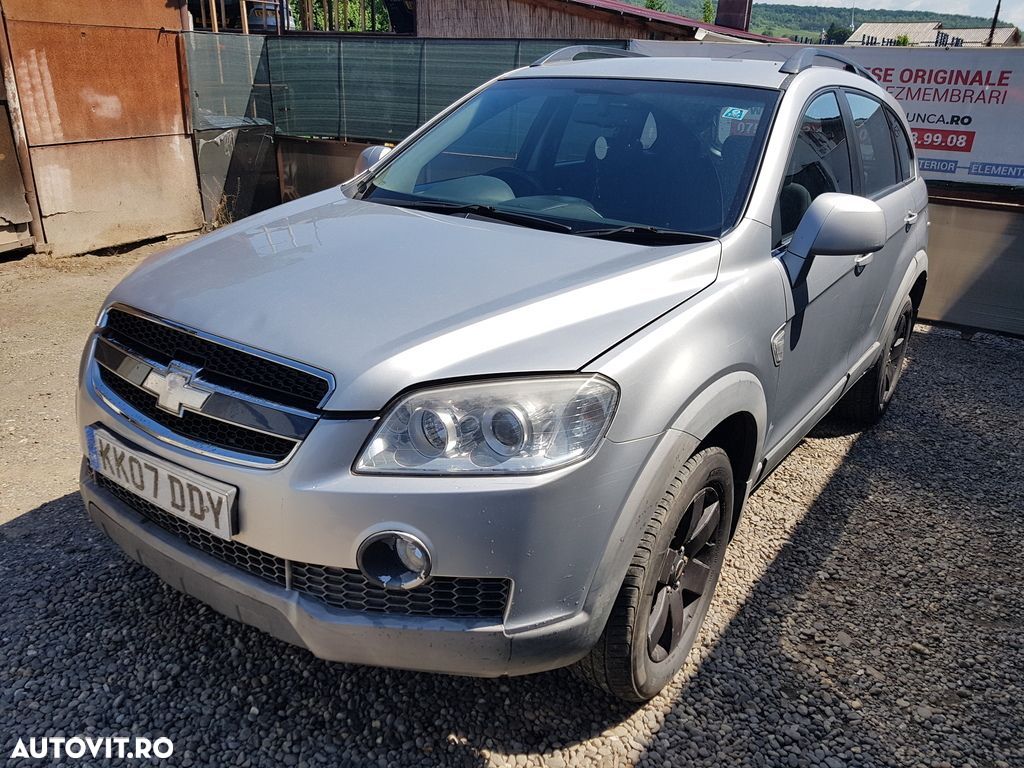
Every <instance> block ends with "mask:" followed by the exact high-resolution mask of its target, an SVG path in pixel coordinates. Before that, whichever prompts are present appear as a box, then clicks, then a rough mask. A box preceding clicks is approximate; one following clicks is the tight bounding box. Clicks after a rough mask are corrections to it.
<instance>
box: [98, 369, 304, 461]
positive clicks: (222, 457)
mask: <svg viewBox="0 0 1024 768" xmlns="http://www.w3.org/2000/svg"><path fill="white" fill-rule="evenodd" d="M89 387H90V389H91V390H92V391H93V392H94V393H95V394H96V396H97V397H99V398H100V400H101V401H102V402H103V404H104V405H106V406H107V408H109V409H110V410H111V411H112V412H114V413H115V414H117V415H118V416H120V417H121V418H122V419H124V420H125V421H127V422H128V423H129V424H131V425H132V426H133V427H135V428H136V429H139V430H140V431H142V432H144V433H146V434H147V435H149V436H150V437H152V438H154V439H155V440H159V441H160V442H161V443H165V444H166V445H170V446H173V447H175V448H180V449H182V450H185V451H188V452H189V453H195V454H198V455H200V456H205V457H207V458H211V459H217V460H218V461H223V462H227V463H228V464H239V465H242V466H246V467H257V468H260V469H276V468H277V467H283V466H284V465H285V464H287V463H288V462H289V461H291V458H292V456H294V455H295V451H297V450H298V448H299V446H300V445H301V443H300V442H296V443H295V447H294V448H293V449H292V451H291V453H289V454H288V455H287V456H285V457H284V458H283V459H280V460H274V459H268V458H265V457H261V456H257V455H254V454H250V453H239V452H237V451H232V450H229V449H226V448H221V447H219V446H216V445H208V444H203V443H199V442H196V441H193V440H189V439H188V438H184V437H182V436H180V435H178V434H177V433H176V432H172V431H171V430H169V429H167V428H166V427H165V426H163V425H162V424H160V423H159V422H156V421H154V420H153V419H150V418H149V417H148V416H146V415H145V414H142V413H140V412H139V411H138V410H136V409H135V408H133V407H132V406H131V405H130V404H129V403H126V402H125V401H124V400H123V399H122V398H121V397H120V396H119V395H118V394H117V393H116V392H114V391H113V390H112V389H110V387H108V386H107V385H106V383H105V382H104V381H103V379H101V378H100V374H99V365H98V364H97V363H96V362H95V361H93V362H92V363H91V364H90V372H89Z"/></svg>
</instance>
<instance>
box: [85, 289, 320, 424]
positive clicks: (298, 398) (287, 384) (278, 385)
mask: <svg viewBox="0 0 1024 768" xmlns="http://www.w3.org/2000/svg"><path fill="white" fill-rule="evenodd" d="M103 335H104V336H105V337H106V338H108V339H110V340H111V341H115V342H117V343H118V344H120V345H121V346H123V347H125V348H126V349H128V350H131V351H134V352H137V353H140V354H142V355H144V356H146V357H148V358H150V359H151V360H155V361H157V362H159V363H161V364H162V365H167V364H168V363H170V362H171V360H177V361H179V362H182V363H188V364H190V365H194V366H196V367H197V368H202V369H203V378H204V379H206V380H207V381H210V382H211V383H214V384H220V385H222V386H225V387H229V388H231V389H234V390H237V391H238V392H242V393H243V394H247V395H252V396H254V397H259V398H262V399H264V400H269V401H270V402H272V403H279V404H281V405H289V406H293V407H296V408H303V409H305V410H310V411H312V410H316V409H317V408H319V406H320V403H321V402H322V401H323V399H324V398H325V397H326V396H327V393H328V392H329V391H330V382H329V381H328V380H327V379H326V378H324V377H321V376H317V375H316V374H313V373H310V372H307V371H303V370H299V369H298V368H293V367H291V366H288V365H285V364H283V363H279V362H276V361H274V360H268V359H267V358H265V357H260V356H259V355H254V354H250V353H248V352H245V351H243V350H240V349H235V348H234V347H229V346H226V345H224V344H218V343H217V342H215V341H211V340H209V339H206V338H203V337H202V336H196V335H194V334H191V333H187V332H186V331H183V330H179V329H177V328H172V327H171V326H168V325H164V324H163V323H158V322H156V321H153V320H149V319H147V318H145V317H141V316H139V315H136V314H133V313H131V312H125V311H123V310H120V309H117V308H113V309H111V310H110V311H108V312H107V322H106V326H105V328H104V330H103Z"/></svg>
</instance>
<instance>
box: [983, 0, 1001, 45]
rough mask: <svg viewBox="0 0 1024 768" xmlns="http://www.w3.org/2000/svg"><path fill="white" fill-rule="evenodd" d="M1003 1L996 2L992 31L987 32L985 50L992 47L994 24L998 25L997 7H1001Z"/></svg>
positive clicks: (994, 33)
mask: <svg viewBox="0 0 1024 768" xmlns="http://www.w3.org/2000/svg"><path fill="white" fill-rule="evenodd" d="M1002 2H1003V0H996V13H995V16H993V17H992V29H990V30H989V31H988V40H987V41H986V42H985V47H986V48H991V47H992V38H994V37H995V36H996V24H998V23H999V6H1000V5H1002Z"/></svg>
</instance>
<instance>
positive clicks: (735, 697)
mask: <svg viewBox="0 0 1024 768" xmlns="http://www.w3.org/2000/svg"><path fill="white" fill-rule="evenodd" d="M127 263H130V259H129V260H128V261H126V262H125V264H127ZM4 266H9V265H4ZM46 268H47V267H44V266H37V267H26V269H46ZM121 272H123V269H122V266H119V265H115V266H112V267H110V268H109V269H107V268H101V269H99V273H98V274H99V277H100V278H101V280H100V282H103V281H104V280H105V281H106V284H109V282H110V281H112V280H114V279H116V277H117V276H118V275H119V274H120V273H121ZM4 277H5V273H4V272H3V271H2V270H0V295H3V301H4V302H7V301H8V297H9V296H10V295H11V292H10V291H8V293H7V294H3V293H2V291H3V287H4V283H3V282H2V280H3V279H4ZM7 277H9V275H7ZM20 279H21V278H18V280H20ZM47 279H49V278H47ZM53 282H54V284H57V283H59V282H60V281H57V280H54V281H53ZM44 284H45V280H44ZM25 285H29V287H31V285H35V284H34V283H31V281H29V282H28V283H25ZM90 286H91V283H90ZM39 288H40V286H38V285H37V286H36V288H34V289H33V290H35V289H39ZM93 288H95V286H91V287H90V290H93ZM26 290H27V289H26ZM93 294H95V296H94V298H95V301H94V302H93V307H92V308H91V309H90V314H91V311H92V309H94V308H95V303H96V302H98V300H99V299H98V297H99V296H101V295H102V291H99V290H98V289H97V290H93ZM90 295H92V294H90ZM30 304H31V306H29V305H30ZM37 304H38V302H35V303H33V302H29V303H27V304H26V305H25V308H24V313H25V314H24V316H21V315H19V316H18V317H17V318H14V319H13V320H12V319H11V318H8V321H9V322H8V323H7V324H6V326H0V328H2V329H3V332H4V334H5V335H6V336H7V338H6V339H2V341H3V342H4V346H0V352H2V353H3V354H4V355H5V357H4V359H3V368H2V370H0V375H2V380H0V385H2V386H0V413H3V414H4V422H0V423H6V424H7V425H8V426H10V423H9V422H7V419H14V433H13V435H7V436H6V437H5V433H4V432H0V441H6V442H2V444H0V447H3V448H4V449H5V453H6V452H7V451H9V450H10V447H11V446H15V448H14V449H15V451H18V452H20V453H19V455H18V456H16V457H15V458H14V459H13V460H11V459H8V460H7V461H8V463H7V464H6V465H5V466H4V467H3V471H4V475H3V476H2V477H0V483H5V484H6V485H0V493H3V494H4V495H3V496H2V497H0V755H2V756H3V757H5V758H6V757H7V755H9V754H10V752H11V749H12V748H13V746H14V744H15V742H16V740H17V738H18V737H28V736H41V735H44V734H62V735H67V736H70V735H74V734H92V735H143V736H146V735H148V736H151V737H156V736H159V735H166V736H168V737H170V738H171V739H172V740H173V742H174V744H175V753H174V758H173V760H172V761H171V763H172V764H174V765H180V766H189V765H210V766H221V765H274V766H278V765H286V766H302V765H309V766H312V765H353V766H371V765H379V766H391V765H396V766H398V765H400V766H406V765H424V766H433V765H456V766H463V765H464V766H477V765H493V766H502V765H508V766H511V765H542V766H563V765H609V766H611V765H614V766H619V765H634V764H639V765H643V766H657V767H658V768H661V766H673V767H676V766H679V767H681V766H716V767H717V766H732V765H752V766H826V767H827V768H839V767H840V766H927V767H928V768H940V766H958V767H959V766H999V767H1000V768H1007V767H1008V766H1021V765H1024V737H1022V734H1024V595H1022V592H1021V589H1020V587H1019V574H1020V571H1021V568H1022V566H1024V557H1022V555H1021V542H1022V541H1024V516H1022V509H1024V470H1022V458H1024V457H1022V452H1024V425H1022V419H1021V414H1022V402H1024V342H1022V341H1017V340H1007V339H1001V338H997V337H992V336H987V335H978V336H975V337H974V338H973V339H972V340H970V341H966V340H962V339H961V338H960V337H959V334H956V333H954V332H951V331H943V330H935V329H927V328H922V327H919V328H918V329H917V331H918V332H917V333H916V334H915V336H914V338H913V342H912V346H911V360H910V365H909V369H908V371H907V373H906V375H905V378H904V380H903V383H902V384H901V391H900V393H899V394H898V395H897V400H896V402H895V403H894V405H893V408H892V410H891V412H890V414H889V415H888V416H887V418H886V420H885V421H884V423H883V424H882V425H881V426H879V427H877V428H876V429H874V430H872V431H870V432H866V433H863V434H858V433H854V434H850V433H847V432H845V431H844V430H843V429H842V428H841V427H840V425H836V424H831V423H828V422H826V423H825V424H824V425H823V426H821V427H819V428H818V430H816V432H815V433H814V435H812V436H811V437H810V438H809V439H808V440H806V441H805V442H804V443H803V444H802V445H801V446H800V447H799V448H798V449H797V450H796V451H795V452H794V453H793V455H792V456H791V457H790V458H789V459H787V461H786V462H785V463H784V464H783V466H782V467H781V468H780V469H779V470H778V471H777V472H776V473H775V474H774V475H773V476H772V477H771V478H770V479H769V481H768V482H767V483H766V484H765V485H764V486H763V487H762V488H761V489H760V491H758V493H757V494H756V495H755V496H754V497H753V499H752V500H751V502H750V505H749V507H748V511H747V514H746V516H745V518H744V520H743V523H742V525H741V527H740V529H739V532H738V535H737V538H736V540H735V542H734V543H733V546H732V548H731V549H730V554H729V557H728V560H727V563H726V568H725V571H724V574H723V581H722V583H721V586H720V588H719V593H718V596H717V597H716V602H715V605H714V607H713V609H712V613H711V615H710V617H709V621H708V625H707V626H706V628H705V631H704V636H703V639H702V641H701V644H700V647H699V650H698V651H695V653H694V654H693V657H692V658H691V660H690V662H689V663H688V665H687V666H686V668H685V669H684V671H683V672H682V673H681V674H680V675H679V677H678V678H677V679H676V681H675V682H674V683H673V684H672V685H671V686H670V688H669V689H667V690H666V691H665V692H664V694H663V695H661V696H659V697H658V698H657V699H655V700H654V701H652V702H650V703H649V704H647V705H645V706H643V707H640V708H636V707H628V706H624V705H622V704H619V703H616V702H613V701H610V700H608V699H606V698H604V697H602V696H601V695H599V694H597V693H596V692H594V691H593V690H591V689H589V688H587V687H586V686H584V685H582V684H580V683H577V682H576V681H575V680H574V679H573V678H572V676H571V675H569V674H568V673H566V672H564V671H559V672H553V673H548V674H544V675H537V676H534V677H531V678H518V679H512V680H496V681H485V680H471V679H461V678H448V677H442V676H431V675H423V674H414V673H406V672H394V671H387V670H377V669H369V668H360V667H351V666H345V665H338V664H328V663H325V662H322V661H319V660H317V659H315V658H313V657H312V656H311V655H310V654H308V653H307V652H305V651H302V650H298V649H294V648H291V647H289V646H287V645H284V644H282V643H280V642H278V641H276V640H273V639H271V638H269V637H267V636H265V635H263V634H261V633H260V632H258V631H256V630H254V629H250V628H248V627H244V626H241V625H238V624H236V623H234V622H231V621H229V620H227V619H224V618H221V617H220V616H218V615H216V614H215V613H213V612H211V611H209V610H207V609H206V608H204V607H203V606H202V605H201V604H199V603H198V602H196V601H195V600H193V599H191V598H187V597H184V596H181V595H179V594H178V593H176V592H174V591H173V590H171V589H170V588H168V587H166V586H164V585H163V584H162V583H161V582H159V581H158V580H157V579H156V578H155V577H154V576H152V575H150V573H149V572H148V571H146V570H145V569H143V568H141V567H139V566H136V565H134V564H132V563H130V562H129V561H127V560H126V559H125V558H124V557H123V556H122V555H120V553H119V552H118V551H117V550H116V549H115V548H114V547H113V546H112V545H111V544H109V543H108V542H107V541H106V540H105V539H104V538H103V537H102V536H101V535H100V534H98V533H97V532H96V531H95V530H94V529H93V528H92V526H91V525H90V524H89V523H88V522H87V520H86V518H85V513H84V511H83V509H82V505H81V504H80V502H79V500H78V498H77V497H76V495H75V494H74V492H73V488H74V474H73V473H74V467H73V466H72V465H73V464H74V461H75V456H76V454H77V445H75V444H74V443H73V442H71V444H70V447H67V450H66V453H67V456H65V455H64V454H61V455H60V456H58V457H57V458H56V459H51V460H50V461H49V463H46V462H43V464H42V469H39V468H37V467H36V463H34V460H33V457H42V456H43V455H44V454H46V453H47V446H48V445H51V444H52V445H57V444H63V443H67V442H68V440H69V439H72V436H73V416H71V415H70V414H69V413H65V412H63V410H62V412H61V413H60V414H54V412H53V409H52V408H43V407H40V408H38V409H36V408H35V407H34V406H33V407H24V406H23V405H22V404H21V403H20V402H16V401H15V399H14V398H13V397H12V394H11V389H12V388H14V387H13V384H15V383H16V380H18V381H20V380H22V379H26V380H28V381H33V380H34V379H33V377H36V378H40V379H41V378H43V375H42V373H40V372H39V371H37V370H35V367H37V366H43V367H44V368H47V367H48V368H47V369H48V370H59V371H60V372H61V373H60V376H61V378H60V379H59V380H58V384H59V387H60V391H59V392H56V391H55V392H54V393H53V394H52V397H53V398H56V399H57V400H58V402H59V403H61V404H62V405H61V408H62V409H64V408H65V407H66V403H67V402H69V397H68V395H67V393H66V392H65V391H64V390H65V389H66V388H67V387H69V386H70V381H68V380H67V376H69V375H73V371H74V367H75V360H74V359H73V358H72V359H64V357H66V355H65V354H63V353H62V352H61V350H64V348H65V347H67V348H68V349H69V350H70V349H71V348H74V350H75V352H74V355H77V348H78V345H79V344H80V339H81V333H82V332H84V331H83V330H82V328H81V327H79V326H82V325H83V323H84V327H85V328H87V327H88V323H89V322H91V319H92V318H91V316H89V315H87V314H84V313H83V312H81V311H78V310H75V311H71V310H68V311H67V312H65V311H63V310H61V311H59V312H57V317H58V319H62V318H64V317H65V315H67V318H68V322H67V324H66V327H63V328H55V329H52V331H48V333H50V332H52V333H54V334H56V336H55V337H54V338H53V339H51V340H50V342H44V343H41V345H37V346H39V349H40V350H42V351H40V352H39V353H38V355H37V357H38V360H37V361H36V362H35V363H33V365H32V366H30V370H28V371H21V370H19V371H17V372H15V371H13V370H12V369H11V368H10V367H9V361H10V360H11V359H12V358H11V356H10V354H9V353H10V351H11V350H12V349H13V348H14V347H16V346H19V345H21V346H25V345H28V346H29V347H32V343H30V339H31V338H33V336H34V333H35V332H34V331H32V330H31V327H32V326H33V325H34V323H33V316H32V313H33V312H34V313H36V315H39V316H41V313H42V311H43V310H44V309H46V305H45V304H38V306H37ZM50 322H51V323H52V319H51V320H50ZM61 334H63V335H64V336H68V335H70V336H72V337H74V338H73V342H66V341H65V340H64V338H63V336H61ZM51 342H52V343H51ZM51 347H52V348H53V349H51ZM19 348H20V346H19ZM68 354H70V353H68ZM58 358H59V359H58ZM69 371H70V372H71V373H68V372H69ZM9 385H10V386H9ZM33 386H38V385H36V384H33ZM53 386H54V387H56V386H57V385H53ZM22 433H24V434H25V435H34V437H29V439H28V441H27V442H26V443H18V442H16V440H21V439H22V437H18V435H21V434H22ZM18 445H20V446H21V447H20V448H19V447H17V446H18ZM40 460H41V459H40ZM69 467H70V469H69ZM25 486H27V487H25ZM12 489H13V490H12ZM37 497H40V498H41V499H43V500H42V502H41V503H36V504H34V505H31V506H26V502H27V500H29V499H34V498H37ZM40 762H41V761H21V763H23V764H26V765H27V764H32V765H37V764H40ZM78 762H79V764H85V763H86V762H87V761H78ZM111 762H116V761H110V762H104V764H110V763H111ZM13 763H18V761H12V764H13ZM134 764H135V765H138V764H139V763H138V762H135V763H134Z"/></svg>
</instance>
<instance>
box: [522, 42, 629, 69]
mask: <svg viewBox="0 0 1024 768" xmlns="http://www.w3.org/2000/svg"><path fill="white" fill-rule="evenodd" d="M635 58H647V54H645V53H640V52H638V51H629V50H626V49H625V48H611V47H609V46H605V45H569V46H566V47H565V48H559V49H558V50H557V51H552V52H551V53H549V54H547V55H546V56H541V57H540V58H539V59H537V60H536V61H535V62H533V64H531V65H530V66H531V67H544V66H547V65H548V64H564V63H566V62H569V61H577V60H579V59H635Z"/></svg>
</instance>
